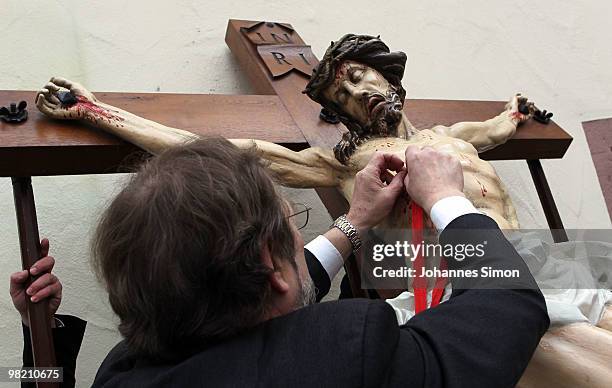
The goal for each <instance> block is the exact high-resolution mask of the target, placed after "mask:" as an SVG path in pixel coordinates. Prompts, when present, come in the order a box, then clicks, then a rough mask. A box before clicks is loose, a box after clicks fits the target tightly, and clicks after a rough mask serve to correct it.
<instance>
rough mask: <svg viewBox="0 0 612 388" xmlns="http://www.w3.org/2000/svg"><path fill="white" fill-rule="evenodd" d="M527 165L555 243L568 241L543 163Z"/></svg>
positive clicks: (529, 162) (535, 161) (530, 161)
mask: <svg viewBox="0 0 612 388" xmlns="http://www.w3.org/2000/svg"><path fill="white" fill-rule="evenodd" d="M527 165H528V166H529V172H530V173H531V178H532V179H533V184H534V185H535V187H536V191H537V192H538V197H540V203H541V204H542V208H543V209H544V215H545V216H546V221H548V227H549V228H550V232H551V233H552V236H553V240H554V242H564V241H568V238H567V233H566V232H565V229H564V228H563V221H561V216H560V215H559V210H558V209H557V205H556V204H555V198H554V197H553V195H552V192H551V191H550V186H548V181H547V180H546V175H544V169H542V163H540V160H539V159H535V160H528V161H527Z"/></svg>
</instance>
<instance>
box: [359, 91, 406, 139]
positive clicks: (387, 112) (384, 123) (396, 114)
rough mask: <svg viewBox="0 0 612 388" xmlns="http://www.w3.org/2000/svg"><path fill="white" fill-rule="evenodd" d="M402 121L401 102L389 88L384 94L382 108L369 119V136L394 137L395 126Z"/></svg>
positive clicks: (395, 134)
mask: <svg viewBox="0 0 612 388" xmlns="http://www.w3.org/2000/svg"><path fill="white" fill-rule="evenodd" d="M401 121H402V103H401V101H400V98H399V96H398V94H397V93H396V92H395V91H394V90H389V92H388V93H387V95H386V96H385V102H384V104H383V106H382V108H381V109H380V110H379V111H378V112H376V116H375V117H374V118H372V119H371V124H370V126H369V128H368V129H369V130H368V131H366V132H369V133H370V135H371V136H380V137H389V136H391V137H395V136H397V127H398V126H399V124H400V122H401Z"/></svg>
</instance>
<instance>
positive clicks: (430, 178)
mask: <svg viewBox="0 0 612 388" xmlns="http://www.w3.org/2000/svg"><path fill="white" fill-rule="evenodd" d="M406 172H407V173H406V178H405V179H404V185H405V187H406V191H407V192H408V195H410V198H411V199H412V200H413V201H415V202H416V203H418V204H419V205H420V206H421V207H422V208H423V210H425V211H426V212H427V213H428V214H429V213H430V211H431V208H432V206H433V205H434V204H435V203H436V202H438V201H439V200H440V199H443V198H446V197H451V196H456V195H458V196H465V195H464V194H463V170H462V168H461V163H459V160H457V158H455V157H454V156H452V155H450V154H447V153H443V152H439V151H436V150H434V149H433V148H431V147H423V148H422V149H421V148H419V147H418V146H413V145H411V146H408V147H407V148H406Z"/></svg>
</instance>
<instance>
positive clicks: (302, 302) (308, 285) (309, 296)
mask: <svg viewBox="0 0 612 388" xmlns="http://www.w3.org/2000/svg"><path fill="white" fill-rule="evenodd" d="M298 280H299V282H300V291H299V293H298V295H297V300H296V301H295V308H296V309H299V308H302V307H306V306H309V305H311V304H313V303H315V302H316V300H317V294H316V289H315V285H314V283H313V282H312V279H311V278H310V276H308V278H306V279H302V278H301V277H299V274H298Z"/></svg>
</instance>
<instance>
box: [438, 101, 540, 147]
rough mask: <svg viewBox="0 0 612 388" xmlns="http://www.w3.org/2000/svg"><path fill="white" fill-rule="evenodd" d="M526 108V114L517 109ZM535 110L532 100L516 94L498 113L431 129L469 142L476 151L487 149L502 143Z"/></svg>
mask: <svg viewBox="0 0 612 388" xmlns="http://www.w3.org/2000/svg"><path fill="white" fill-rule="evenodd" d="M519 108H521V110H524V108H527V110H528V111H529V113H528V114H523V113H521V112H520V111H519ZM534 112H535V106H534V105H533V103H532V102H527V98H525V97H521V95H520V94H517V95H516V96H514V97H513V98H512V100H510V102H509V103H508V105H507V106H506V110H505V111H503V112H502V113H500V114H499V115H497V116H495V117H493V118H491V119H489V120H486V121H479V122H471V121H465V122H460V123H456V124H453V125H451V126H450V127H446V126H443V125H438V126H435V127H433V128H432V129H431V130H432V131H434V132H436V133H439V134H441V135H446V136H450V137H454V138H457V139H461V140H465V141H466V142H468V143H471V144H472V145H473V146H474V148H476V150H477V151H478V152H484V151H488V150H490V149H492V148H495V147H497V146H498V145H500V144H504V143H505V142H506V141H507V140H508V139H510V138H511V137H512V136H514V134H515V132H516V127H517V125H519V124H520V123H522V122H524V121H527V120H528V119H529V118H531V116H532V115H533V113H534Z"/></svg>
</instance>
